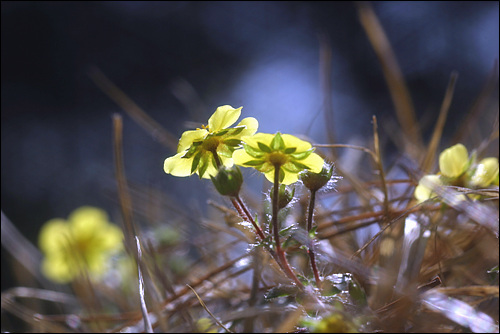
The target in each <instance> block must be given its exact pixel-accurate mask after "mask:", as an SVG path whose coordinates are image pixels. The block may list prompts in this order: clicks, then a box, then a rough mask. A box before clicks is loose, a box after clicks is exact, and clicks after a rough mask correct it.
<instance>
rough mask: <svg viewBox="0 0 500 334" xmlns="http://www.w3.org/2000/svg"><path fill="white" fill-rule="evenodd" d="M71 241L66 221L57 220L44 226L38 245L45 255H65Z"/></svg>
mask: <svg viewBox="0 0 500 334" xmlns="http://www.w3.org/2000/svg"><path fill="white" fill-rule="evenodd" d="M71 239H72V236H71V231H70V229H69V225H68V224H67V222H66V220H64V219H60V218H55V219H51V220H49V221H48V222H46V223H45V224H44V225H43V226H42V229H41V230H40V233H39V235H38V245H39V247H40V249H41V250H42V251H43V252H44V253H45V254H52V253H56V254H57V253H61V252H62V253H64V252H65V251H66V248H67V245H68V243H71Z"/></svg>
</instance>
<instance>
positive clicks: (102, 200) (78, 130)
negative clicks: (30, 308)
mask: <svg viewBox="0 0 500 334" xmlns="http://www.w3.org/2000/svg"><path fill="white" fill-rule="evenodd" d="M373 7H374V9H375V12H376V13H377V15H378V17H379V20H380V21H381V23H382V25H383V27H384V28H385V30H386V33H387V35H388V38H389V40H390V41H391V43H392V46H393V48H394V51H395V53H396V56H397V58H398V61H399V64H400V66H401V68H402V70H403V74H404V76H405V78H406V79H407V82H408V85H409V88H410V92H411V94H412V98H413V101H414V103H415V107H416V111H417V113H418V115H419V117H422V118H424V117H427V119H430V120H433V119H435V117H436V115H437V112H438V111H439V107H440V105H441V102H442V99H443V96H444V92H445V89H446V85H447V83H448V80H449V77H450V74H451V72H452V71H453V70H457V71H458V72H459V79H458V82H457V86H456V93H455V98H454V100H453V104H452V107H451V109H450V116H449V118H450V121H449V122H450V123H449V124H450V125H449V126H448V127H447V128H446V129H445V134H444V135H445V136H447V135H450V134H452V133H453V132H454V130H455V128H454V124H458V123H459V121H460V120H461V118H462V117H463V115H464V114H465V113H466V112H467V111H468V110H469V108H470V106H471V105H472V104H473V102H474V99H475V98H476V97H477V95H478V94H479V92H480V89H481V86H482V85H483V83H484V81H485V80H486V78H487V77H488V75H489V73H490V72H491V69H492V68H493V65H494V62H495V60H496V59H498V45H499V44H498V40H499V36H498V35H499V34H498V25H499V22H498V16H499V11H498V2H481V1H474V2H444V1H443V2H405V1H402V2H392V1H391V2H386V1H382V2H374V3H373ZM1 25H2V29H1V63H2V64H1V80H2V87H1V145H2V148H1V159H2V160H1V166H2V167H1V206H2V210H3V212H4V213H5V214H6V215H7V217H9V219H10V220H11V221H12V222H13V223H14V224H15V225H16V227H17V228H18V229H19V230H20V231H21V232H22V233H23V234H24V235H25V236H27V237H28V238H29V239H30V240H31V241H32V242H36V236H37V234H38V231H39V228H40V226H41V225H42V224H43V223H44V222H45V221H47V220H48V219H50V218H53V217H66V216H67V215H68V214H69V213H70V212H71V211H72V210H73V209H75V208H77V207H79V206H81V205H95V206H99V207H102V208H105V209H107V210H108V211H109V212H110V214H111V215H112V217H113V218H114V219H115V220H116V219H117V216H116V214H117V207H118V206H117V197H116V186H115V181H114V169H113V149H112V115H113V113H116V112H118V113H121V114H123V115H124V154H125V168H126V172H127V176H128V178H129V180H130V181H131V182H132V183H134V184H141V185H145V186H150V187H153V188H155V189H158V190H159V191H162V192H165V193H168V194H171V196H173V197H174V198H173V199H172V200H173V201H179V202H181V203H185V204H188V205H193V206H195V207H196V206H198V205H199V206H200V207H203V205H204V204H203V203H204V201H205V197H203V196H200V199H199V200H198V199H196V198H195V197H196V194H198V193H200V194H203V192H204V191H205V189H204V188H203V187H200V184H202V185H207V184H208V183H207V182H202V181H199V180H198V179H197V178H196V177H191V178H188V179H179V178H174V177H172V176H169V175H166V174H165V173H164V172H163V160H164V159H165V158H166V157H168V156H170V155H172V154H173V153H174V152H172V151H170V150H169V149H167V148H166V147H164V146H162V145H161V144H160V143H158V142H157V141H155V139H154V138H153V136H152V135H151V134H149V133H147V132H145V131H144V130H143V129H142V128H141V127H140V126H139V125H137V124H136V123H134V122H133V121H132V120H131V119H130V118H129V117H128V116H127V115H125V114H124V112H123V111H122V110H121V109H120V108H119V107H118V106H117V105H116V104H115V103H114V102H113V101H111V100H110V99H109V98H108V97H107V96H106V95H105V94H103V93H102V92H101V91H100V90H99V89H98V88H97V87H96V85H95V84H94V83H93V82H92V80H91V79H90V78H89V76H88V71H89V68H90V67H91V66H96V67H98V68H99V69H100V70H102V71H103V73H104V74H106V75H107V76H108V77H109V78H110V79H111V80H112V81H113V82H114V83H115V84H116V85H118V86H119V87H120V88H121V89H122V90H123V91H124V92H125V93H126V94H127V95H128V96H129V97H130V98H131V99H133V100H134V101H135V102H136V103H137V104H138V105H139V106H140V107H141V108H143V109H144V110H145V111H146V112H147V113H148V114H149V115H150V116H151V117H152V118H154V119H155V120H156V121H157V122H159V123H160V124H161V125H162V126H164V127H165V128H166V129H167V130H168V131H170V132H171V133H172V134H174V135H175V136H180V135H181V133H182V132H183V131H185V130H186V129H187V127H186V123H185V122H187V121H190V122H197V123H206V121H207V119H208V117H209V116H210V115H211V113H212V112H213V111H214V110H215V109H216V108H217V107H218V106H219V105H223V104H231V105H233V106H234V107H239V106H243V114H242V117H247V116H254V117H256V118H258V119H259V121H260V124H261V126H260V131H263V132H276V131H282V132H288V133H292V134H295V133H299V134H300V133H306V132H307V134H308V135H309V136H310V137H311V138H312V139H313V140H315V141H316V142H324V141H325V140H326V137H325V134H324V124H322V120H323V118H322V116H318V115H319V112H320V111H321V108H322V101H321V98H322V97H321V96H322V95H321V88H320V80H319V39H318V36H319V35H320V34H323V35H324V36H326V38H327V39H328V40H329V42H330V44H331V48H332V62H333V63H332V89H333V92H332V98H333V106H334V110H335V121H336V122H335V125H334V128H335V131H336V133H337V140H338V141H339V142H340V143H348V142H350V141H351V140H352V139H353V138H358V137H360V138H365V137H366V136H368V135H370V133H371V123H370V122H371V116H372V115H377V117H380V118H381V119H384V117H386V118H390V117H393V116H392V115H393V106H392V103H391V99H390V95H389V92H388V89H387V85H386V83H385V81H384V77H383V74H382V70H381V68H380V64H379V62H378V60H377V57H376V55H375V52H374V51H373V48H372V46H371V45H370V43H369V41H368V39H367V37H366V34H365V32H364V31H363V29H362V27H361V24H360V22H359V19H358V16H357V10H356V5H355V3H353V2H338V1H336V2H328V1H321V2H315V1H290V2H288V1H283V2H273V1H269V2H231V1H227V2H226V1H223V2H210V1H203V2H175V1H169V2H147V1H141V2H133V1H132V2H85V3H83V2H44V1H41V2H9V1H3V2H2V4H1ZM190 89H192V90H190ZM181 93H183V94H184V95H183V96H186V97H184V98H179V94H181ZM393 118H394V117H393ZM431 124H432V122H431ZM430 129H432V126H430V127H429V128H428V129H426V130H427V132H426V133H427V134H428V133H429V132H428V131H429V130H430ZM426 139H428V138H426ZM193 189H195V190H194V191H193ZM193 193H194V194H193ZM4 253H5V251H4V249H3V248H2V260H4V259H5V258H6V255H5V254H4ZM4 263H6V261H2V272H3V273H4V275H2V290H3V289H4V288H5V286H8V285H10V284H11V283H7V282H6V280H7V279H9V277H8V275H5V273H6V272H5V271H4V269H7V268H4V267H6V264H4ZM7 270H8V269H7Z"/></svg>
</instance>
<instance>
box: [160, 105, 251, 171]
mask: <svg viewBox="0 0 500 334" xmlns="http://www.w3.org/2000/svg"><path fill="white" fill-rule="evenodd" d="M242 108H243V107H240V108H237V109H234V108H233V107H231V106H229V105H224V106H221V107H218V108H217V110H216V111H215V112H214V113H213V115H212V116H211V117H210V118H209V119H208V126H204V125H203V126H202V128H201V129H196V130H190V131H186V132H184V133H183V134H182V136H181V139H180V140H179V145H178V146H177V154H176V155H174V156H172V157H170V158H167V159H166V160H165V163H164V165H163V168H164V170H165V173H167V174H172V175H174V176H180V177H183V176H190V175H192V174H193V173H195V172H196V173H197V174H198V175H199V176H200V178H201V177H203V178H207V179H208V178H210V176H215V175H217V162H216V160H215V159H216V158H215V157H214V154H216V155H217V157H218V159H220V163H221V164H222V165H224V166H226V167H231V166H232V165H233V160H232V155H233V152H234V150H235V149H236V148H237V147H238V146H239V145H240V144H241V137H243V136H251V135H253V134H254V133H255V132H256V131H257V128H258V126H259V123H258V122H257V120H256V119H255V118H253V117H247V118H244V119H243V120H241V122H240V123H238V125H237V126H236V127H234V128H229V129H228V127H229V126H231V125H233V124H234V123H235V122H236V121H237V120H238V118H239V117H240V115H241V109H242Z"/></svg>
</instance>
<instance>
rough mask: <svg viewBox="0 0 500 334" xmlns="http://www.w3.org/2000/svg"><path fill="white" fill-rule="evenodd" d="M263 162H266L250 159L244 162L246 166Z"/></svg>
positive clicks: (253, 165)
mask: <svg viewBox="0 0 500 334" xmlns="http://www.w3.org/2000/svg"><path fill="white" fill-rule="evenodd" d="M263 164H264V161H263V160H250V161H247V162H245V163H243V165H245V166H252V167H257V166H262V165H263Z"/></svg>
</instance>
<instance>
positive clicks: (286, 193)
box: [271, 184, 295, 210]
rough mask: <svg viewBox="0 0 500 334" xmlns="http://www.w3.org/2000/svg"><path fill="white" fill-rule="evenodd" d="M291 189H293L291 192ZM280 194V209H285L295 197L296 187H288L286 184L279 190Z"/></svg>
mask: <svg viewBox="0 0 500 334" xmlns="http://www.w3.org/2000/svg"><path fill="white" fill-rule="evenodd" d="M290 188H291V189H292V190H291V191H290ZM278 192H279V196H278V198H279V201H278V207H279V209H280V210H281V209H283V208H284V207H285V206H287V205H288V203H290V202H291V201H292V199H293V196H294V195H295V187H287V186H286V185H284V184H281V185H280V188H279V190H278ZM273 194H274V186H273V187H272V188H271V201H272V200H273V198H274V195H273Z"/></svg>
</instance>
